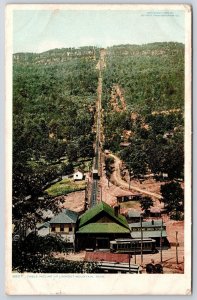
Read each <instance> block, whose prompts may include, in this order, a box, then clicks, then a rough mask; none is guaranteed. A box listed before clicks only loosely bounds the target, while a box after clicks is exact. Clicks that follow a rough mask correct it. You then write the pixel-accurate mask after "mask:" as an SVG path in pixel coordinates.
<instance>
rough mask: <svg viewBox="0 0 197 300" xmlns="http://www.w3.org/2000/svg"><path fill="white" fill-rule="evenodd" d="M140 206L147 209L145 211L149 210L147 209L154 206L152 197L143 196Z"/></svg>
mask: <svg viewBox="0 0 197 300" xmlns="http://www.w3.org/2000/svg"><path fill="white" fill-rule="evenodd" d="M140 206H141V208H142V210H145V212H147V210H148V209H149V208H150V207H151V206H153V200H152V199H151V198H150V197H148V196H147V197H143V198H142V199H141V200H140Z"/></svg>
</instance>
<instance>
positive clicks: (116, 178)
mask: <svg viewBox="0 0 197 300" xmlns="http://www.w3.org/2000/svg"><path fill="white" fill-rule="evenodd" d="M110 156H112V157H113V158H114V172H113V173H112V175H111V182H112V183H114V184H115V185H117V186H119V187H121V188H123V189H127V190H128V189H129V183H127V182H125V181H124V180H123V179H122V178H121V174H120V167H121V164H122V162H121V160H120V159H119V158H118V157H117V156H116V155H114V154H110ZM130 190H133V191H137V192H140V193H142V194H145V195H148V196H151V197H154V198H156V199H162V196H161V195H159V194H156V193H152V192H149V191H147V190H144V189H141V188H139V187H137V186H134V185H132V184H131V185H130Z"/></svg>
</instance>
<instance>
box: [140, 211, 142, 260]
mask: <svg viewBox="0 0 197 300" xmlns="http://www.w3.org/2000/svg"><path fill="white" fill-rule="evenodd" d="M140 229H141V265H142V264H143V231H142V215H140Z"/></svg>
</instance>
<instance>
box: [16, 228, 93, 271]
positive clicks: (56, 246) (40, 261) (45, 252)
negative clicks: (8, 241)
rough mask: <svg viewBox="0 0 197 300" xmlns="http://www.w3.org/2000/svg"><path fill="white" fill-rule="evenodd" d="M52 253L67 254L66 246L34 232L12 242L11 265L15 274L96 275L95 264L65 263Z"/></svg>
mask: <svg viewBox="0 0 197 300" xmlns="http://www.w3.org/2000/svg"><path fill="white" fill-rule="evenodd" d="M53 252H59V253H67V252H68V249H67V244H66V243H65V242H64V241H63V240H62V239H61V238H58V237H56V236H51V235H47V236H45V237H41V236H38V235H36V234H35V233H34V232H33V233H30V234H29V235H28V236H27V237H26V238H25V239H24V240H19V241H18V242H13V247H12V253H13V254H12V263H13V270H16V271H17V272H20V273H23V272H33V273H98V272H99V269H98V267H97V264H96V263H88V262H87V263H84V262H76V261H66V260H64V259H58V258H54V257H53V256H52V254H53Z"/></svg>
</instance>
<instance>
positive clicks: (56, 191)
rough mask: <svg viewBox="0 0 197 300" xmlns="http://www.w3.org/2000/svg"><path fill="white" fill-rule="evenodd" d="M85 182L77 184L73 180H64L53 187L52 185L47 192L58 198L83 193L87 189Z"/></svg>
mask: <svg viewBox="0 0 197 300" xmlns="http://www.w3.org/2000/svg"><path fill="white" fill-rule="evenodd" d="M85 185H86V183H85V181H79V182H75V181H73V180H72V179H67V178H66V179H63V180H61V181H59V182H57V183H55V184H53V185H51V186H50V187H49V188H48V189H47V190H46V192H47V193H48V194H49V195H50V196H52V197H57V196H60V195H66V194H68V193H71V192H76V191H81V190H84V189H85Z"/></svg>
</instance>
